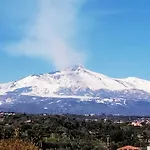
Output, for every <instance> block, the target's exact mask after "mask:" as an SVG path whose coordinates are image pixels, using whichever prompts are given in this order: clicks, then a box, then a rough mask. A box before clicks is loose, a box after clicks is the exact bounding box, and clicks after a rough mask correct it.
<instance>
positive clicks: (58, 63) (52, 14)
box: [7, 0, 85, 69]
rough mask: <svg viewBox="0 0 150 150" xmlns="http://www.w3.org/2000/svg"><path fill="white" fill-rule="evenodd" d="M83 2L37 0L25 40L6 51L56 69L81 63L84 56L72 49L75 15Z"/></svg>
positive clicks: (76, 21)
mask: <svg viewBox="0 0 150 150" xmlns="http://www.w3.org/2000/svg"><path fill="white" fill-rule="evenodd" d="M83 4H84V0H38V7H39V10H38V14H37V16H36V18H34V19H35V20H34V21H33V22H34V23H33V24H32V25H31V26H30V28H29V29H28V30H27V31H25V37H24V38H23V39H22V40H21V41H19V42H18V43H15V44H11V45H9V46H8V47H7V50H8V51H9V52H11V53H13V54H15V55H25V56H28V57H38V58H42V59H45V60H47V61H49V62H50V63H52V64H53V66H54V67H56V68H57V69H63V68H65V67H68V66H71V65H74V64H83V63H84V58H85V57H84V53H82V52H81V50H76V49H74V46H73V44H71V43H72V42H71V39H72V37H73V36H74V33H75V32H76V24H77V23H78V17H77V15H78V13H79V11H80V8H81V6H82V5H83Z"/></svg>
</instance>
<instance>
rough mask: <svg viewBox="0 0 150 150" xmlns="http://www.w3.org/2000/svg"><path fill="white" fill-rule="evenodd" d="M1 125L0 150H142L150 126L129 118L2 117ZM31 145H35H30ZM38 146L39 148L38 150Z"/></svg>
mask: <svg viewBox="0 0 150 150" xmlns="http://www.w3.org/2000/svg"><path fill="white" fill-rule="evenodd" d="M2 118H3V119H2V120H1V122H0V139H1V141H0V149H1V150H9V149H11V150H37V149H42V150H54V149H55V150H63V149H66V150H106V149H108V148H109V149H112V150H116V149H117V148H118V147H121V146H124V145H133V146H138V147H145V146H147V145H148V142H149V139H150V125H148V124H146V123H145V122H143V126H142V127H134V126H132V125H130V121H129V120H130V119H131V118H130V119H129V118H128V117H121V118H122V119H123V120H124V121H123V122H122V123H115V122H116V119H117V120H120V117H118V118H114V117H113V116H112V117H110V118H107V119H104V118H103V117H99V116H97V117H94V116H93V117H91V116H76V115H43V114H41V115H27V114H15V115H5V116H3V117H2ZM32 143H34V144H32ZM37 147H38V148H37Z"/></svg>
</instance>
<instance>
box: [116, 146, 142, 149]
mask: <svg viewBox="0 0 150 150" xmlns="http://www.w3.org/2000/svg"><path fill="white" fill-rule="evenodd" d="M117 150H141V149H140V148H139V147H134V146H124V147H121V148H118V149H117Z"/></svg>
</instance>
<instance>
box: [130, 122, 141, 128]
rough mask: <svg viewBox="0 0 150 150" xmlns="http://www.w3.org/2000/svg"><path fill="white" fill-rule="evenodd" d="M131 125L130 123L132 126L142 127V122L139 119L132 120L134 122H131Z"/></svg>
mask: <svg viewBox="0 0 150 150" xmlns="http://www.w3.org/2000/svg"><path fill="white" fill-rule="evenodd" d="M131 125H132V126H135V127H142V124H141V122H139V121H134V122H132V124H131Z"/></svg>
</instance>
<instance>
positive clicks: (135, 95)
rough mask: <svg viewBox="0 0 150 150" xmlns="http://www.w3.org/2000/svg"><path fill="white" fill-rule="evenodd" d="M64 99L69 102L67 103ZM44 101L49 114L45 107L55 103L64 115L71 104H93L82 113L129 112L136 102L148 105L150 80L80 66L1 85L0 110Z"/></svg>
mask: <svg viewBox="0 0 150 150" xmlns="http://www.w3.org/2000/svg"><path fill="white" fill-rule="evenodd" d="M53 100H54V101H53ZM55 100H56V101H55ZM66 100H68V101H67V102H66ZM70 100H71V101H70ZM43 101H44V106H43V105H41V106H42V107H43V110H44V111H45V110H47V111H48V110H49V111H48V112H51V111H52V108H51V107H50V108H48V106H52V104H53V105H54V103H55V104H57V105H56V106H57V107H58V109H57V111H56V112H58V111H59V110H61V109H62V108H63V112H64V111H65V112H66V113H67V112H69V111H68V110H69V108H70V107H71V106H72V105H71V104H70V103H73V102H74V103H76V104H77V105H78V108H80V109H81V108H82V107H81V106H79V103H82V104H84V105H85V106H86V105H88V104H89V103H91V104H92V105H91V107H89V106H88V110H87V111H86V109H85V108H84V107H83V108H82V109H81V110H82V112H87V113H88V112H89V108H90V109H92V108H93V109H94V107H98V106H99V105H101V107H102V106H105V107H108V108H107V109H109V110H111V109H112V110H111V112H113V109H114V107H115V109H116V107H121V108H122V107H123V108H122V110H123V109H125V108H128V109H129V108H130V106H132V107H133V106H134V103H136V104H137V102H138V103H139V102H143V103H149V101H150V81H146V80H143V79H139V78H133V77H129V78H126V79H116V78H110V77H107V76H105V75H102V74H99V73H95V72H92V71H90V70H87V69H85V68H84V67H82V66H74V67H70V68H67V69H65V70H62V71H58V72H53V73H48V74H41V75H32V76H28V77H26V78H23V79H21V80H18V81H15V82H10V83H6V84H0V104H1V106H2V107H4V106H6V105H7V107H8V108H9V107H10V105H11V107H12V105H13V106H14V105H18V104H19V106H20V105H21V104H24V105H25V104H27V103H29V104H30V106H31V103H32V104H40V103H41V102H42V103H43ZM45 102H46V103H45ZM63 102H64V103H63ZM67 103H68V104H67ZM76 104H74V105H76ZM149 104H150V103H149ZM70 105H71V106H70ZM93 105H94V107H93ZM95 105H96V106H95ZM56 106H55V107H56ZM112 106H113V107H112ZM144 106H145V105H144ZM28 107H29V106H28ZM53 107H54V106H53ZM55 107H54V109H55ZM68 107H69V108H68ZM72 107H74V106H72ZM72 107H71V108H72ZM101 107H98V108H101ZM76 109H77V108H76ZM83 109H85V110H83ZM119 109H120V108H119ZM104 110H105V109H104ZM129 110H130V109H129ZM101 111H102V110H101ZM39 112H41V109H40V110H39ZM118 113H119V111H118ZM120 113H121V112H120Z"/></svg>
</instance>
